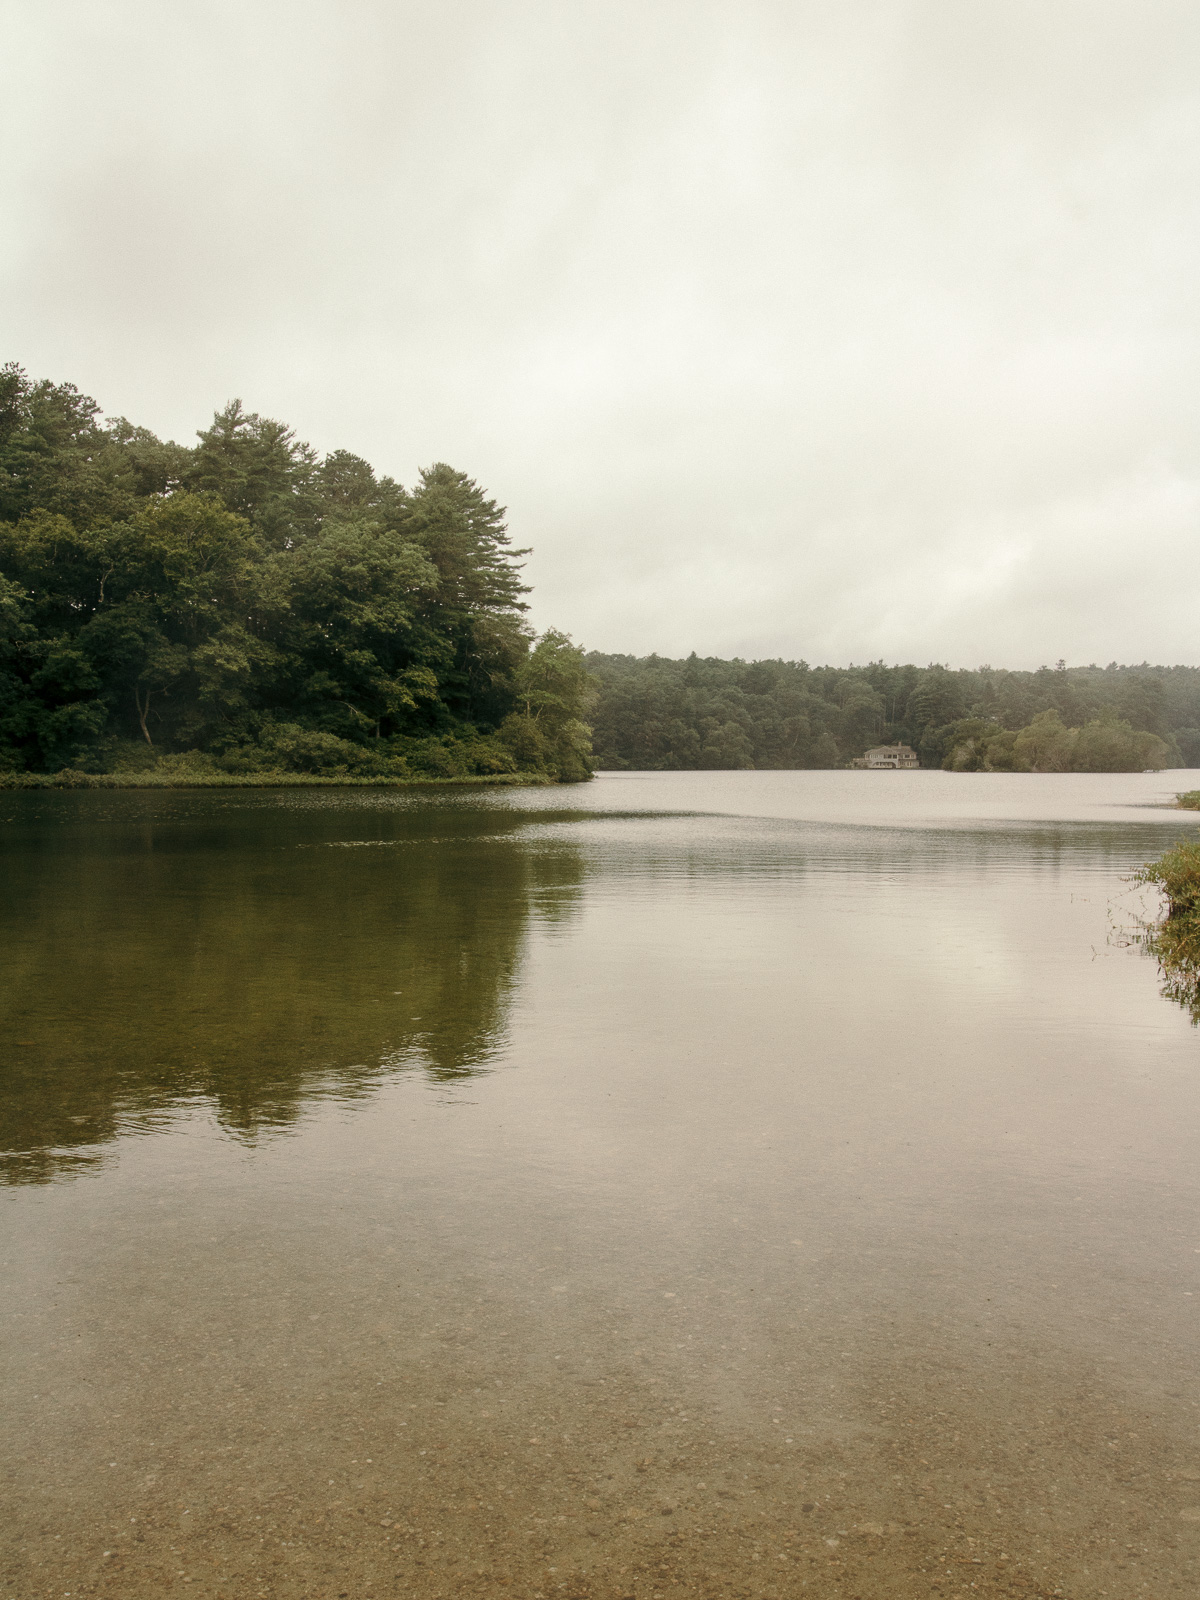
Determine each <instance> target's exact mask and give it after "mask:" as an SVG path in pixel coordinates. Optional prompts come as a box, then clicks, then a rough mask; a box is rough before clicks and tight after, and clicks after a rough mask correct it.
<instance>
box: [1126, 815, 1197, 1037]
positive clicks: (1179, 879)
mask: <svg viewBox="0 0 1200 1600" xmlns="http://www.w3.org/2000/svg"><path fill="white" fill-rule="evenodd" d="M1133 881H1134V883H1140V884H1152V885H1154V886H1155V887H1156V888H1157V889H1158V890H1159V892H1160V893H1161V895H1162V898H1163V902H1164V906H1163V910H1162V914H1161V916H1159V917H1158V918H1157V919H1156V920H1154V921H1152V922H1146V923H1143V925H1142V927H1141V929H1140V932H1139V934H1138V935H1137V942H1139V943H1140V944H1141V945H1142V948H1143V949H1144V950H1145V951H1146V952H1147V954H1149V955H1151V956H1153V957H1154V959H1155V960H1156V961H1157V962H1158V968H1159V971H1160V972H1161V974H1162V978H1163V994H1164V995H1165V996H1166V997H1167V998H1168V999H1169V1000H1174V1001H1175V1002H1176V1003H1177V1004H1178V1005H1181V1006H1183V1007H1184V1009H1185V1010H1186V1011H1187V1012H1188V1014H1189V1016H1190V1017H1191V1019H1192V1021H1193V1023H1200V840H1193V839H1188V840H1180V842H1179V843H1178V844H1176V845H1174V846H1173V847H1172V848H1171V849H1170V850H1168V851H1166V852H1165V854H1163V855H1161V856H1159V858H1158V860H1157V861H1150V862H1147V864H1146V865H1145V866H1144V867H1142V868H1141V869H1140V871H1138V872H1136V873H1134V875H1133Z"/></svg>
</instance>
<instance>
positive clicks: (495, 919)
mask: <svg viewBox="0 0 1200 1600" xmlns="http://www.w3.org/2000/svg"><path fill="white" fill-rule="evenodd" d="M22 798H24V797H22ZM98 799H99V797H95V796H89V795H80V796H74V795H65V796H55V797H53V800H54V802H56V804H51V805H49V806H47V805H45V804H44V803H43V804H42V805H41V806H39V807H34V806H32V805H30V806H28V807H27V810H28V811H29V812H31V813H36V814H30V815H26V816H23V817H21V816H18V817H16V818H15V819H14V818H9V819H7V820H8V821H9V823H10V839H9V849H8V850H7V852H6V862H5V867H6V872H7V876H8V880H9V884H10V890H9V894H8V896H7V909H6V912H5V914H4V917H3V920H2V922H0V969H2V971H3V996H2V998H0V1042H2V1046H3V1049H2V1055H3V1061H2V1065H0V1073H2V1075H3V1109H2V1111H0V1148H2V1149H3V1151H4V1152H5V1153H4V1155H3V1157H0V1161H2V1163H3V1171H2V1173H0V1181H5V1180H7V1181H9V1182H44V1181H49V1180H51V1179H53V1178H54V1177H56V1176H59V1175H65V1174H66V1173H68V1172H69V1171H71V1170H72V1169H74V1168H78V1167H79V1166H81V1165H90V1164H92V1163H94V1162H96V1161H98V1160H100V1159H102V1158H103V1156H102V1150H101V1149H99V1148H98V1147H101V1146H103V1145H104V1144H105V1143H106V1142H110V1141H111V1140H113V1139H114V1138H115V1137H117V1136H118V1135H119V1134H122V1133H128V1132H135V1131H138V1130H146V1131H148V1130H149V1129H151V1128H153V1127H155V1126H158V1125H161V1122H162V1120H163V1119H164V1118H172V1117H174V1116H177V1115H179V1114H180V1112H181V1111H182V1110H184V1109H185V1108H187V1107H188V1106H194V1105H196V1104H197V1103H199V1104H202V1105H206V1106H211V1107H212V1108H213V1110H214V1111H215V1114H216V1116H217V1118H218V1119H219V1121H220V1123H221V1125H222V1126H223V1127H224V1128H225V1129H226V1130H227V1131H228V1132H229V1133H230V1134H232V1135H234V1136H236V1137H238V1138H240V1139H244V1140H255V1139H257V1138H260V1137H262V1136H263V1135H265V1134H267V1133H270V1132H277V1131H280V1130H283V1129H285V1128H287V1126H288V1125H289V1124H291V1123H293V1122H294V1121H295V1120H296V1119H297V1118H298V1117H299V1116H300V1115H301V1114H302V1113H303V1111H304V1109H305V1107H306V1105H308V1104H309V1103H311V1102H312V1101H313V1100H315V1099H318V1098H323V1097H324V1098H328V1097H339V1098H353V1097H356V1096H364V1095H367V1094H368V1093H370V1092H371V1090H372V1089H373V1088H374V1087H375V1086H376V1085H378V1084H379V1083H380V1081H381V1080H383V1079H384V1078H386V1077H388V1076H390V1075H392V1074H394V1073H395V1072H396V1071H398V1070H413V1069H419V1070H423V1071H424V1072H426V1073H427V1074H428V1075H429V1076H430V1077H431V1078H432V1079H435V1080H438V1081H441V1082H445V1083H451V1082H453V1081H455V1080H460V1079H463V1078H468V1077H471V1076H474V1075H476V1074H478V1073H480V1072H483V1071H486V1070H488V1068H489V1066H491V1065H494V1064H495V1063H496V1062H497V1061H498V1060H499V1059H500V1058H501V1057H502V1055H503V1051H504V1047H505V1030H506V1022H507V1016H508V1012H509V1007H510V1004H511V1000H512V997H513V994H514V991H515V988H516V985H517V983H518V981H519V973H520V966H521V960H522V952H523V946H524V942H525V936H526V933H527V930H528V928H529V924H530V920H531V917H533V916H535V915H536V917H537V918H538V919H539V920H542V921H546V920H551V921H553V920H557V919H563V918H567V917H569V916H570V915H571V912H572V908H573V906H574V904H575V903H576V901H577V897H578V889H579V886H580V884H581V882H582V876H583V866H582V858H581V856H580V854H579V852H578V851H577V850H575V849H574V848H573V847H571V846H570V845H568V844H565V843H562V842H556V841H554V840H546V839H544V838H543V839H542V840H540V841H538V840H535V839H532V838H530V837H529V834H528V830H527V828H526V827H525V822H526V821H527V820H533V819H523V818H522V817H521V816H520V814H519V813H514V812H510V811H504V812H498V811H496V810H489V809H487V808H485V807H478V806H470V805H463V804H459V805H454V804H445V805H425V806H414V805H411V804H409V805H406V806H403V807H397V808H396V809H395V810H393V811H391V812H386V811H382V812H374V813H373V812H371V811H370V810H369V809H366V810H364V808H363V807H362V806H361V805H359V806H357V807H356V806H346V805H345V804H343V805H340V806H339V804H338V803H337V802H334V801H330V800H325V801H324V802H323V803H322V804H319V805H307V806H305V805H298V806H296V807H295V808H292V809H289V808H287V807H286V806H283V807H281V806H280V805H279V803H278V802H275V803H266V802H263V803H260V804H259V806H258V808H257V809H256V808H255V807H254V806H253V805H252V806H250V807H249V808H246V807H243V806H237V805H235V806H230V805H229V804H228V802H224V801H222V800H221V799H219V798H217V797H213V798H210V797H208V796H200V795H189V796H186V797H183V796H167V797H165V798H163V797H157V796H156V797H147V796H146V795H142V794H133V795H117V796H104V797H103V799H102V800H100V803H99V804H96V803H95V802H96V801H97V800H98ZM89 802H92V804H91V808H90V811H89V809H88V807H89ZM6 809H7V810H9V811H12V810H13V803H12V801H11V800H10V801H9V803H8V806H7V808H6ZM223 813H224V814H223ZM537 820H538V821H539V822H540V823H543V824H544V823H545V821H546V820H547V818H546V815H545V814H544V813H543V814H542V815H541V817H539V818H538V819H537ZM539 831H540V830H539ZM356 833H357V834H359V835H373V836H371V837H358V838H355V837H352V835H354V834H356Z"/></svg>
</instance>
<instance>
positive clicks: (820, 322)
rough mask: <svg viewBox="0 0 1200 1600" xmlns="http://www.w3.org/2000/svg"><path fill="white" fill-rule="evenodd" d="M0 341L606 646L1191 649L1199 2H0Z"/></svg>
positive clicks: (49, 371)
mask: <svg viewBox="0 0 1200 1600" xmlns="http://www.w3.org/2000/svg"><path fill="white" fill-rule="evenodd" d="M0 41H2V43H0V139H2V141H3V143H2V148H3V151H4V159H3V162H2V163H0V358H3V357H7V358H9V359H16V360H18V361H20V362H21V363H22V364H23V365H24V366H25V367H26V368H27V369H28V371H29V372H30V373H31V374H33V375H34V376H37V377H51V378H54V379H59V380H61V379H70V380H72V381H73V382H75V383H77V384H78V385H79V386H80V387H81V388H82V389H84V390H86V391H87V392H88V393H90V394H92V395H94V396H95V397H96V399H97V400H98V401H99V402H100V404H101V405H102V407H103V408H104V410H105V411H106V412H108V413H110V414H117V413H123V414H125V415H127V416H129V417H130V418H131V419H132V420H134V421H137V422H141V423H144V424H145V425H147V426H149V427H151V428H153V429H155V431H157V432H159V433H161V434H163V435H166V436H171V437H174V438H177V439H179V440H181V441H184V440H186V441H189V442H190V440H191V439H192V437H193V436H194V433H195V430H196V429H197V428H199V427H202V426H204V425H205V424H206V423H207V421H208V420H209V418H210V416H211V413H212V412H213V411H214V410H215V409H216V408H217V407H218V406H220V405H221V404H223V403H224V402H225V401H226V400H227V399H229V398H231V397H232V396H235V395H237V396H240V397H241V398H242V399H243V400H244V401H245V403H246V404H247V405H248V406H249V407H251V408H252V409H254V410H257V411H260V412H263V413H265V414H267V415H270V416H275V417H280V418H283V419H285V420H286V421H288V422H290V423H291V424H293V425H294V426H295V427H296V428H297V430H298V431H299V433H300V434H301V436H302V437H304V438H306V439H308V440H310V441H311V442H312V443H313V444H314V445H315V446H317V447H318V448H319V449H321V450H329V449H334V448H338V447H344V448H348V449H352V450H355V451H357V452H358V453H359V454H362V455H365V456H366V457H368V459H370V460H371V461H372V462H373V463H374V464H375V466H376V467H377V468H378V469H379V470H381V471H386V472H390V473H391V474H393V475H394V476H396V477H398V478H399V479H400V480H401V481H402V482H411V481H412V478H413V476H414V474H415V472H416V470H417V468H418V467H419V466H421V465H425V464H428V463H430V462H432V461H435V460H446V461H449V462H451V463H452V464H453V465H455V466H458V467H461V468H462V469H464V470H465V471H467V472H469V473H471V474H472V475H473V476H474V477H477V478H478V479H479V480H480V481H481V482H482V483H483V484H484V485H485V486H486V487H487V488H488V489H489V490H490V491H492V492H493V493H494V494H496V495H497V496H498V497H499V498H500V499H501V500H502V501H503V502H504V503H505V504H506V505H507V506H508V507H509V513H510V525H511V527H512V530H513V533H514V535H515V537H516V538H517V540H518V542H519V543H521V544H530V545H532V546H533V547H534V554H533V556H532V558H531V560H530V563H529V566H528V568H527V575H528V577H529V579H530V581H532V583H533V584H534V586H535V593H534V597H533V600H534V608H533V619H534V621H535V623H536V624H537V625H538V626H539V627H544V626H547V625H549V624H555V625H557V626H560V627H563V628H565V629H567V630H568V631H570V632H571V633H572V634H573V635H574V636H575V637H576V638H577V639H578V640H579V641H580V642H582V643H584V644H586V645H588V646H589V647H594V648H597V649H604V650H627V651H633V652H636V653H638V654H645V653H648V652H649V651H651V650H657V651H659V652H660V653H662V654H673V655H674V654H686V653H687V652H688V651H689V650H692V649H695V650H697V651H699V652H700V653H701V654H719V655H732V654H738V655H744V656H761V655H784V656H788V657H804V658H806V659H807V660H809V661H813V662H823V661H835V662H848V661H851V660H854V661H864V660H867V659H874V658H878V657H883V658H884V659H886V660H888V661H894V660H916V661H918V662H922V663H923V662H926V661H929V660H942V661H948V662H950V663H951V664H953V665H976V664H978V663H980V662H991V663H993V664H994V665H1010V666H1037V665H1038V664H1040V663H1041V662H1053V661H1054V660H1055V659H1057V658H1058V657H1060V656H1063V657H1065V658H1066V659H1067V660H1068V661H1069V662H1071V663H1073V664H1074V663H1078V662H1088V661H1093V660H1094V661H1099V662H1101V663H1104V662H1107V661H1109V660H1111V659H1114V658H1116V659H1120V660H1142V659H1144V658H1148V659H1150V660H1152V661H1186V662H1192V663H1200V537H1198V534H1200V527H1198V524H1200V429H1198V427H1197V423H1198V421H1200V418H1198V411H1200V404H1198V394H1200V391H1198V372H1200V367H1198V362H1197V356H1198V350H1197V342H1198V341H1197V332H1198V316H1197V294H1198V285H1200V260H1198V248H1197V247H1198V244H1200V216H1198V209H1200V170H1198V169H1200V6H1198V5H1197V4H1196V0H1179V3H1174V0H1078V3H1074V0H908V3H904V0H714V3H708V0H636V3H633V0H629V3H625V0H570V3H568V0H460V3H456V0H430V3H426V0H422V3H409V0H324V3H315V0H232V3H226V0H0Z"/></svg>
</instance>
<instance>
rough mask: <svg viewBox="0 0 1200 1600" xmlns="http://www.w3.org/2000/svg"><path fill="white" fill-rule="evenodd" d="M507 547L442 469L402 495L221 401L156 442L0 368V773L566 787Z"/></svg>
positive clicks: (341, 458)
mask: <svg viewBox="0 0 1200 1600" xmlns="http://www.w3.org/2000/svg"><path fill="white" fill-rule="evenodd" d="M525 553H526V552H524V551H521V550H513V549H511V548H510V544H509V537H508V533H507V530H506V528H505V525H504V511H503V509H502V508H501V507H500V506H498V505H497V504H496V502H495V501H494V500H491V499H489V498H488V497H487V496H486V494H485V493H484V491H483V490H482V489H481V488H480V487H479V485H478V484H477V483H475V482H474V480H472V479H471V478H468V477H467V476H466V475H465V474H464V473H461V472H457V471H455V470H454V469H453V468H452V467H449V466H446V465H445V464H444V463H438V464H437V465H435V466H433V467H431V468H429V469H428V470H427V471H426V472H424V473H422V474H421V477H420V480H419V482H418V483H417V485H416V487H415V488H414V489H413V490H412V491H411V492H408V491H406V490H404V489H403V488H402V486H401V485H399V484H397V483H395V482H393V481H392V480H391V479H389V478H377V477H376V476H375V473H374V471H373V470H372V468H371V467H370V465H369V464H368V463H367V462H366V461H364V460H362V458H361V457H359V456H355V455H352V454H350V453H349V452H348V451H335V452H333V453H332V454H331V455H329V456H326V457H325V458H324V459H321V458H320V457H319V456H318V455H317V453H316V452H315V451H313V450H312V449H311V448H310V447H309V446H308V445H306V444H304V443H302V442H301V441H299V440H298V439H297V438H296V436H295V434H294V433H293V432H292V430H291V429H289V428H287V427H286V426H285V425H284V424H282V423H280V422H276V421H273V420H271V419H270V418H264V417H260V416H258V415H257V414H256V413H253V412H247V411H246V410H245V409H244V408H243V406H242V404H241V402H240V401H236V400H235V401H233V402H232V403H231V404H230V405H228V406H227V407H226V408H225V409H224V410H223V411H221V412H220V413H218V415H217V416H216V417H215V418H214V420H213V424H212V426H211V427H210V428H208V429H205V430H204V431H203V432H201V433H200V435H199V442H198V443H197V444H196V445H195V446H194V447H192V448H185V447H181V446H179V445H176V444H170V443H168V444H164V443H162V442H161V441H159V440H157V439H155V438H154V436H153V435H152V434H150V433H149V432H147V431H146V430H145V429H139V428H135V427H133V426H132V425H131V424H129V423H128V422H126V421H125V420H124V419H123V418H118V419H116V420H115V421H112V422H109V423H105V422H104V421H103V420H102V418H101V416H100V412H99V409H98V407H97V406H96V404H95V402H94V401H92V400H90V399H88V398H87V397H86V396H84V395H80V394H79V392H78V391H77V390H76V389H74V388H73V387H72V386H71V385H69V384H60V385H55V384H49V383H33V382H31V381H30V380H29V379H28V378H27V377H26V375H25V374H24V373H23V372H22V371H21V369H20V368H18V367H16V366H12V365H10V366H8V367H5V368H3V369H0V771H9V772H20V771H28V772H53V771H56V770H62V769H70V770H77V771H84V772H91V773H101V772H105V771H118V770H119V771H122V772H125V773H131V772H133V771H134V770H135V769H138V770H142V771H144V772H145V773H150V772H151V771H161V772H163V773H164V774H167V775H170V773H171V772H173V771H175V770H177V769H178V763H179V762H180V761H183V760H185V758H186V760H187V761H190V762H191V763H192V765H191V767H190V768H189V770H192V771H194V772H195V773H200V772H201V771H202V770H203V771H207V772H209V773H210V775H211V774H213V773H225V774H226V775H236V774H241V775H243V776H246V775H249V774H253V773H255V772H260V773H266V772H294V773H297V774H307V775H309V776H314V777H315V776H320V775H326V776H339V775H340V776H343V777H363V778H365V777H389V776H390V777H394V778H399V777H405V776H414V777H421V776H428V777H468V776H486V775H491V776H504V775H511V774H512V773H514V772H518V771H528V772H544V773H552V774H554V775H556V776H558V777H560V778H562V779H563V780H564V781H568V780H569V781H574V780H577V779H582V778H587V777H589V776H590V775H591V769H590V766H589V762H588V754H589V744H588V730H587V729H586V728H585V727H584V725H583V721H582V716H583V712H584V709H585V704H586V700H587V696H588V684H587V677H586V673H585V672H584V671H583V668H582V664H581V657H580V652H579V651H578V650H576V649H575V647H574V646H573V645H571V644H570V641H569V640H567V639H565V637H564V636H563V635H561V634H557V633H551V634H547V635H546V636H545V637H544V638H543V640H542V641H541V642H540V643H537V642H535V639H534V636H533V634H532V633H531V630H530V629H529V627H528V626H527V624H526V623H525V621H524V616H523V613H524V611H525V609H526V608H525V602H524V599H523V596H524V594H525V592H526V590H525V586H524V585H523V584H522V582H521V579H520V561H519V558H520V557H521V556H522V555H524V554H525ZM514 718H517V719H518V720H519V719H522V718H523V719H524V720H525V721H527V722H529V721H532V722H533V723H534V724H536V728H535V730H534V731H535V734H536V737H535V736H533V735H527V736H523V737H518V736H517V735H516V734H515V733H514V728H513V719H514ZM133 751H137V752H139V753H138V754H137V755H136V756H134V755H133V754H132V752H133ZM172 763H175V766H172ZM197 763H199V764H198V765H197ZM206 763H207V765H205V764H206ZM178 770H182V769H178Z"/></svg>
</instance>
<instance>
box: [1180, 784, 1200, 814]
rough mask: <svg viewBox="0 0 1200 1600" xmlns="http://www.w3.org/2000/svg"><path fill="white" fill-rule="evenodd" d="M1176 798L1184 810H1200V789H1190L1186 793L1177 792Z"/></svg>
mask: <svg viewBox="0 0 1200 1600" xmlns="http://www.w3.org/2000/svg"><path fill="white" fill-rule="evenodd" d="M1175 800H1176V803H1177V804H1178V805H1179V807H1180V809H1181V810H1183V811H1200V789H1189V790H1187V792H1186V793H1185V794H1177V795H1176V796H1175Z"/></svg>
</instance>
